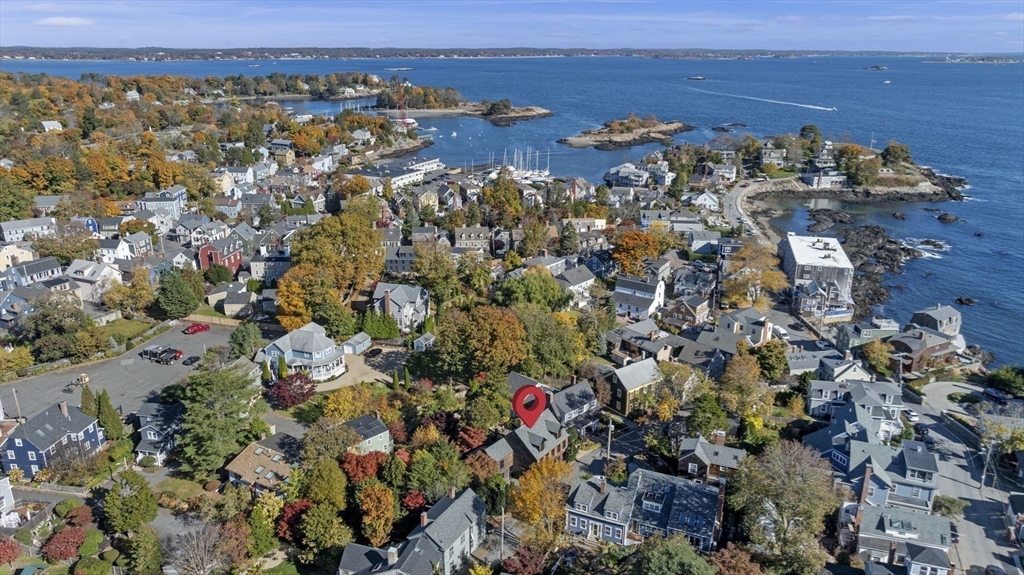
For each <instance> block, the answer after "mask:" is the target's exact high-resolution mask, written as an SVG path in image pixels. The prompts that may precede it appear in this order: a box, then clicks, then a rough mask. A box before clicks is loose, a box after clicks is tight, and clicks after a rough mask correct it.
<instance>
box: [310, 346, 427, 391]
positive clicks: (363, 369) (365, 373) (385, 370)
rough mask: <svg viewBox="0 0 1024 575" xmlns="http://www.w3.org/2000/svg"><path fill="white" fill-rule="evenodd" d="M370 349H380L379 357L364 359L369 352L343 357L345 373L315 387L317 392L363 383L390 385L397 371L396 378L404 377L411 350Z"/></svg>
mask: <svg viewBox="0 0 1024 575" xmlns="http://www.w3.org/2000/svg"><path fill="white" fill-rule="evenodd" d="M371 349H380V350H381V353H380V355H378V356H376V357H366V354H367V353H369V352H370V350H367V351H365V352H363V354H362V355H346V356H345V366H346V368H347V369H346V370H345V373H344V374H342V376H341V377H339V378H337V379H333V380H331V381H326V382H324V383H321V384H320V385H317V386H316V389H317V391H328V390H331V389H338V388H340V387H348V386H350V385H355V384H357V383H360V382H363V381H372V382H379V383H383V384H385V385H391V382H392V378H393V375H392V374H393V373H394V370H396V369H397V370H398V377H399V378H404V377H405V362H406V360H407V359H409V355H410V354H411V353H412V351H411V350H409V349H406V348H401V347H382V346H374V347H373V348H371Z"/></svg>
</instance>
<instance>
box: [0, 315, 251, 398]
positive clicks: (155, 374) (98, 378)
mask: <svg viewBox="0 0 1024 575" xmlns="http://www.w3.org/2000/svg"><path fill="white" fill-rule="evenodd" d="M187 325H188V324H181V325H178V326H175V327H173V328H171V329H170V330H169V331H167V332H165V333H162V334H160V335H158V336H157V337H155V338H153V339H151V340H149V341H148V342H146V344H145V345H143V346H140V347H137V348H135V349H132V350H130V351H128V352H126V353H124V354H123V355H121V356H119V357H115V358H111V359H107V360H104V361H101V362H98V363H92V364H88V365H77V366H71V367H68V368H64V369H61V370H58V371H52V372H49V373H44V374H42V375H37V376H35V377H29V378H24V379H17V380H15V381H12V382H8V383H5V384H3V386H2V387H0V403H2V406H3V411H4V414H5V415H6V416H7V417H16V416H17V415H18V409H19V406H20V410H21V415H22V416H24V417H32V416H33V415H36V414H38V413H41V412H42V411H44V410H45V409H47V408H48V407H50V406H52V405H54V404H55V403H57V402H59V401H67V402H68V403H69V404H70V405H78V403H79V400H80V398H81V392H80V390H78V389H75V390H74V392H72V393H64V392H63V389H64V386H65V385H67V384H68V383H69V382H70V381H72V380H74V379H76V378H78V374H80V373H84V374H86V375H88V376H89V387H90V388H91V389H92V390H93V391H95V392H97V393H99V391H100V390H104V389H105V390H107V393H109V394H110V400H111V402H112V403H113V404H114V407H115V408H120V409H121V410H122V412H123V413H124V414H125V415H127V414H129V413H131V412H133V411H135V410H136V409H138V408H139V406H140V405H141V404H142V403H144V402H145V401H146V400H147V399H148V398H150V397H152V396H155V395H156V394H158V393H159V392H160V390H161V389H163V388H164V387H165V386H167V385H170V384H172V383H177V382H178V381H180V380H182V379H184V378H185V376H187V375H188V374H189V373H190V372H191V371H192V368H190V367H186V366H183V365H181V360H178V361H177V362H175V364H174V365H160V364H157V363H153V362H151V361H147V360H144V359H142V358H141V357H139V354H140V353H141V352H142V349H143V348H144V347H148V346H150V345H159V346H164V347H173V348H175V349H180V350H181V351H182V352H183V354H182V359H185V358H187V357H189V356H191V355H203V352H204V351H205V350H206V348H207V347H210V346H214V345H226V344H227V341H228V335H229V334H230V333H231V329H232V328H230V327H225V326H216V325H214V326H211V328H210V330H209V331H205V332H201V333H197V334H194V335H185V334H183V333H181V330H182V329H183V328H184V327H185V326H187ZM15 390H16V391H17V401H15V396H14V391H15Z"/></svg>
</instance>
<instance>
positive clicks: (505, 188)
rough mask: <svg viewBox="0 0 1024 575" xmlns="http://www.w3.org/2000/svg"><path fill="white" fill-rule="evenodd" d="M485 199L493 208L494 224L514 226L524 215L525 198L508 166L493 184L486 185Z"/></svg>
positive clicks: (492, 217)
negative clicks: (523, 198)
mask: <svg viewBox="0 0 1024 575" xmlns="http://www.w3.org/2000/svg"><path fill="white" fill-rule="evenodd" d="M483 200H484V203H485V204H486V205H488V206H490V208H491V212H490V213H491V223H492V224H494V225H496V226H500V227H502V228H513V227H515V226H516V224H518V223H519V218H520V217H521V216H522V215H523V200H522V197H521V196H520V192H519V188H518V187H517V186H516V183H515V181H514V180H513V179H512V176H511V173H510V172H509V170H508V169H507V168H503V169H502V170H501V172H499V174H498V177H497V179H496V180H495V181H494V184H493V185H490V186H484V189H483Z"/></svg>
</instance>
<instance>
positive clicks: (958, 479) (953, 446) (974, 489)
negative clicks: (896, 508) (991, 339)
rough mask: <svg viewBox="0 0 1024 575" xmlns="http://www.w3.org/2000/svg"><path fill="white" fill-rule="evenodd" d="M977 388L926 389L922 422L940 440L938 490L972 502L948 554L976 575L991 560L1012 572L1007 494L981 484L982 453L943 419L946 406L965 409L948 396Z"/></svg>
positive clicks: (949, 385)
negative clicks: (1007, 522)
mask: <svg viewBox="0 0 1024 575" xmlns="http://www.w3.org/2000/svg"><path fill="white" fill-rule="evenodd" d="M975 390H976V389H975V388H972V387H970V386H966V385H964V384H960V383H953V382H936V383H933V384H931V385H929V386H927V387H926V388H925V393H927V394H928V397H927V400H926V402H925V404H924V405H921V406H920V407H919V408H917V411H919V412H920V413H921V422H922V423H924V424H926V425H927V426H928V428H929V430H930V433H931V435H932V436H934V437H935V438H936V452H937V453H938V455H939V474H940V475H939V493H942V494H945V495H952V496H954V497H958V498H960V499H963V500H965V501H968V502H969V503H970V506H969V507H968V508H967V510H966V511H965V512H964V517H963V519H961V520H960V521H958V522H957V527H958V529H959V531H960V543H958V544H956V545H954V546H953V547H952V548H951V549H950V551H949V556H950V560H951V561H952V562H953V563H954V564H955V565H957V566H958V567H959V568H960V569H963V570H964V571H965V572H967V573H970V574H972V575H973V574H974V573H975V572H980V571H981V570H983V568H984V567H985V566H987V565H990V564H998V565H1000V566H1002V568H1003V569H1004V570H1005V571H1006V572H1007V573H1009V574H1012V573H1017V570H1016V567H1015V566H1014V565H1013V560H1012V559H1011V558H1010V553H1011V551H1013V548H1012V547H1010V546H1009V544H1008V540H1007V530H1006V522H1005V521H1004V519H1003V510H1004V509H1005V508H1006V502H1007V496H1008V494H1007V493H1005V492H1003V491H999V490H996V489H993V488H992V487H987V486H986V487H980V485H979V481H980V480H981V465H982V460H981V459H980V457H979V455H978V453H977V452H976V451H975V450H974V449H973V448H970V447H967V446H965V445H964V444H963V443H961V442H960V441H959V439H957V437H956V436H955V435H953V433H952V432H951V431H950V430H949V429H948V428H947V427H946V426H945V425H944V424H943V423H941V420H940V417H939V412H940V410H942V409H946V410H950V409H951V410H954V411H960V412H962V411H963V410H962V409H960V408H959V407H957V406H954V405H951V404H950V403H949V401H948V400H947V399H946V395H947V394H949V393H951V392H953V391H975ZM972 568H974V569H972ZM958 572H960V571H958Z"/></svg>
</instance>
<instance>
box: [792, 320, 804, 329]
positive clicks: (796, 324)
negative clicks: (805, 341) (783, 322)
mask: <svg viewBox="0 0 1024 575" xmlns="http://www.w3.org/2000/svg"><path fill="white" fill-rule="evenodd" d="M789 329H791V330H793V331H803V330H804V324H802V323H800V322H798V321H795V322H793V323H791V324H789Z"/></svg>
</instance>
